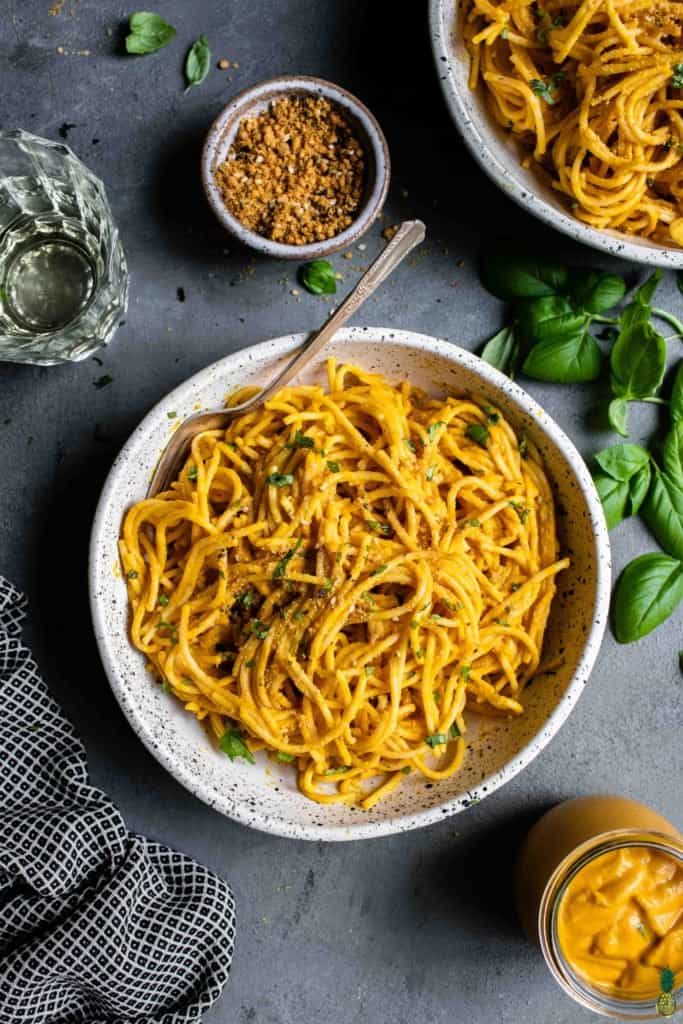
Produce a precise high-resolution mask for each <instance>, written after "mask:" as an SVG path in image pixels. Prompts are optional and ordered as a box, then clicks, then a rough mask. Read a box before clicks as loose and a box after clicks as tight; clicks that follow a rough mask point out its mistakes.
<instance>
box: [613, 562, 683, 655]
mask: <svg viewBox="0 0 683 1024" xmlns="http://www.w3.org/2000/svg"><path fill="white" fill-rule="evenodd" d="M682 600H683V565H682V564H681V563H680V562H679V561H678V559H676V558H670V557H669V556H668V555H662V554H655V553H652V554H649V555H641V556H640V557H639V558H636V559H634V560H633V561H632V562H630V563H629V564H628V565H627V566H626V568H625V569H624V571H623V573H622V574H621V576H620V577H619V580H618V582H617V586H616V590H615V594H614V611H613V616H614V632H615V635H616V638H617V640H618V641H619V643H620V644H630V643H633V641H634V640H640V638H641V637H643V636H646V635H647V634H648V633H651V632H652V630H653V629H656V628H657V626H659V625H661V623H662V622H664V621H665V620H666V619H668V618H669V616H670V615H671V614H672V613H673V612H674V611H675V610H676V608H677V607H678V605H679V604H680V603H681V601H682Z"/></svg>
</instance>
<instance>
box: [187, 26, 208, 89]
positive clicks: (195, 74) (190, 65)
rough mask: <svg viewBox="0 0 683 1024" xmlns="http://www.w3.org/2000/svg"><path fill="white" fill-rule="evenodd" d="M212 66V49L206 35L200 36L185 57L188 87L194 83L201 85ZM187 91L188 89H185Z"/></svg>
mask: <svg viewBox="0 0 683 1024" xmlns="http://www.w3.org/2000/svg"><path fill="white" fill-rule="evenodd" d="M210 67H211V50H210V49H209V44H208V43H207V41H206V36H203V35H202V36H200V37H199V39H198V40H197V41H196V43H193V44H192V46H191V47H190V49H189V52H188V54H187V58H186V59H185V78H186V79H187V88H188V89H191V88H192V86H193V85H201V83H202V82H203V81H204V79H205V78H206V76H207V75H208V73H209V68H210ZM185 91H186V92H187V89H186V90H185Z"/></svg>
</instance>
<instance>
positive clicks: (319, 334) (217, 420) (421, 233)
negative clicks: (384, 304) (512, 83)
mask: <svg viewBox="0 0 683 1024" xmlns="http://www.w3.org/2000/svg"><path fill="white" fill-rule="evenodd" d="M424 237H425V226H424V224H423V223H422V221H421V220H406V221H404V222H403V224H401V226H400V228H399V229H398V231H397V232H396V234H395V235H394V237H393V238H392V239H391V241H390V242H389V244H388V245H387V247H386V249H384V250H383V251H382V252H381V253H380V254H379V256H378V257H377V259H376V260H375V262H374V263H373V264H371V266H370V267H368V269H367V270H366V271H365V273H364V274H363V276H362V277H361V279H360V281H359V282H358V284H357V285H356V287H355V288H353V289H352V291H350V292H349V294H348V295H347V296H346V298H345V299H344V301H343V302H342V303H341V305H340V306H339V308H338V309H337V310H335V312H334V313H333V314H332V315H331V316H330V318H329V319H328V320H327V321H326V322H325V323H324V324H323V326H322V327H321V328H320V330H319V331H314V332H313V333H312V334H311V335H310V337H309V338H307V339H306V341H305V342H304V343H303V345H302V346H301V348H299V349H297V351H296V353H295V355H294V356H293V357H292V359H290V361H289V362H288V363H287V365H286V366H285V368H284V369H283V370H281V371H280V373H278V374H277V376H276V377H274V378H273V380H272V381H271V382H270V384H266V386H265V387H264V388H263V389H262V390H261V391H259V392H258V394H256V395H254V396H253V397H252V398H248V399H247V400H246V402H240V404H239V405H231V406H230V407H229V408H226V409H214V410H213V411H211V412H199V413H197V414H196V415H195V416H189V417H188V418H187V419H186V420H185V421H184V422H183V423H182V424H181V425H180V426H179V427H178V429H177V430H176V431H175V432H174V433H173V436H172V437H171V440H170V441H169V442H168V444H167V445H166V448H165V449H164V451H163V452H162V453H161V457H160V459H159V462H158V463H157V467H156V469H155V471H154V475H153V477H152V480H151V482H150V485H149V490H148V491H147V497H148V498H153V497H154V496H155V495H156V494H159V493H160V491H165V490H167V489H168V488H169V487H170V485H171V484H172V482H173V481H174V480H175V478H176V477H177V476H178V473H179V472H180V470H181V468H182V466H183V464H184V462H185V460H186V459H187V453H188V450H189V448H190V445H191V443H192V440H193V438H195V437H196V436H197V434H200V433H202V432H203V431H205V430H225V428H226V427H227V425H228V424H229V422H230V420H233V419H234V418H235V416H241V415H242V414H243V413H245V412H248V411H250V410H252V409H256V408H257V407H258V406H259V405H262V404H263V403H264V402H265V401H266V399H268V398H270V396H271V395H272V394H274V393H275V392H276V391H278V390H279V389H280V388H282V387H284V386H285V385H286V384H288V383H289V382H290V380H292V378H293V377H295V376H296V374H297V373H299V371H300V370H302V369H303V368H304V366H306V364H307V363H309V362H310V361H311V359H313V357H314V356H316V355H317V354H318V352H320V350H321V349H322V348H324V347H325V345H326V344H327V343H328V341H330V339H331V338H332V336H333V335H334V333H335V332H336V331H337V330H339V328H340V327H343V326H344V324H345V323H346V321H347V320H348V319H349V317H350V316H352V315H353V314H354V313H355V312H356V310H357V309H359V308H360V307H361V306H362V305H363V303H364V302H365V300H366V299H367V298H369V297H370V296H371V295H372V293H373V292H374V291H375V289H376V288H378V287H379V285H381V284H382V282H383V281H384V280H386V278H387V277H388V276H389V274H390V273H391V272H392V270H395V268H396V267H397V266H398V265H399V263H400V262H401V260H403V259H404V258H405V257H406V256H407V255H408V253H409V252H411V250H412V249H414V248H415V246H416V245H419V244H420V242H422V241H423V240H424Z"/></svg>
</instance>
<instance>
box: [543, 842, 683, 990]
mask: <svg viewBox="0 0 683 1024" xmlns="http://www.w3.org/2000/svg"><path fill="white" fill-rule="evenodd" d="M558 937H559V941H560V948H561V950H562V953H563V954H564V957H565V958H566V960H567V961H568V963H569V964H570V966H571V967H572V968H573V969H574V971H575V972H576V973H577V974H578V975H579V976H580V977H581V978H582V979H583V980H584V981H585V982H587V983H588V984H589V985H590V986H591V987H593V988H594V989H597V990H599V991H600V992H603V993H607V994H609V995H614V996H617V997H620V998H622V999H647V998H649V997H656V996H657V993H658V992H659V991H660V980H661V972H662V970H663V969H664V968H665V967H668V968H670V969H671V970H672V971H673V972H674V974H676V975H678V976H677V978H676V982H677V984H680V982H681V980H682V979H681V977H680V975H679V972H681V971H683V869H682V867H681V864H680V863H679V862H678V861H677V860H675V859H674V858H673V857H671V856H669V855H668V854H666V853H660V852H659V851H657V850H653V849H651V848H648V847H646V846H628V847H624V848H622V849H620V850H615V851H612V852H610V853H604V854H602V855H601V856H600V857H596V858H595V860H592V861H590V862H589V863H588V864H586V865H584V867H583V868H581V870H580V871H578V872H577V874H576V875H575V876H574V877H573V878H572V880H571V881H570V883H569V885H568V886H567V889H566V891H565V893H564V896H563V897H562V902H561V903H560V907H559V911H558Z"/></svg>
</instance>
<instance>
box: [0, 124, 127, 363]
mask: <svg viewBox="0 0 683 1024" xmlns="http://www.w3.org/2000/svg"><path fill="white" fill-rule="evenodd" d="M127 300H128V273H127V267H126V259H125V256H124V253H123V248H122V246H121V241H120V238H119V233H118V230H117V228H116V225H115V224H114V221H113V219H112V215H111V210H110V209H109V204H108V202H107V197H106V194H105V191H104V185H103V184H102V182H101V181H100V180H99V178H97V177H96V176H95V175H94V174H93V173H92V172H91V171H89V170H88V168H87V167H86V166H85V165H84V164H82V163H81V161H80V160H79V159H78V157H76V156H75V154H74V153H72V151H71V150H70V149H69V147H68V146H65V145H63V144H62V143H57V142H51V141H49V140H48V139H41V138H38V137H37V136H36V135H30V134H29V133H28V132H24V131H20V130H16V131H3V132H0V361H5V362H19V363H36V364H38V365H42V366H49V365H51V364H53V363H63V362H69V361H76V360H80V359H85V358H87V356H89V355H91V354H92V353H93V352H95V351H97V349H99V348H100V347H101V346H102V345H106V344H107V343H108V342H109V341H110V340H111V337H112V335H113V333H114V331H115V330H116V327H117V325H118V323H119V320H120V319H121V317H122V316H123V314H124V313H125V311H126V304H127Z"/></svg>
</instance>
